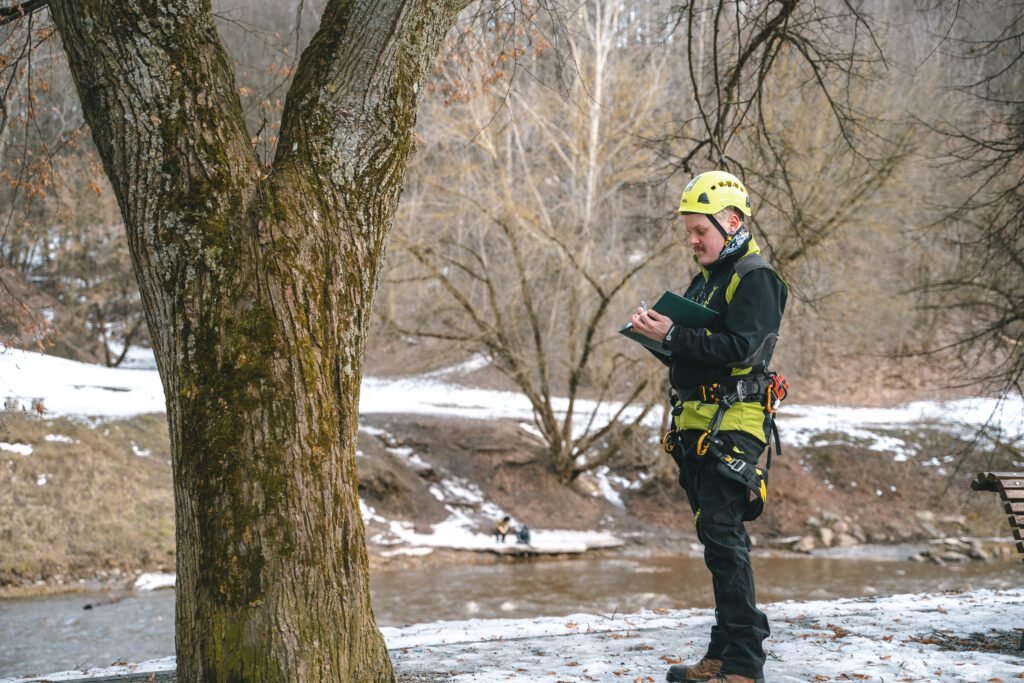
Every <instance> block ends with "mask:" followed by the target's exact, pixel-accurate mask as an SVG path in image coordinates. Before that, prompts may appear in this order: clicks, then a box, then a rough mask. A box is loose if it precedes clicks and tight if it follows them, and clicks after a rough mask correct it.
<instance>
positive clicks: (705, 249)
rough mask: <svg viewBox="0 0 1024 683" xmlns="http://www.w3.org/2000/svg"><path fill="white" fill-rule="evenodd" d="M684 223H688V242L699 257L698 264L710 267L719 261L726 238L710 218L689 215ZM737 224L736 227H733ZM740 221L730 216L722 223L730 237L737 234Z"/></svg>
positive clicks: (693, 214) (701, 215)
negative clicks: (712, 223)
mask: <svg viewBox="0 0 1024 683" xmlns="http://www.w3.org/2000/svg"><path fill="white" fill-rule="evenodd" d="M683 222H684V223H686V241H687V243H688V244H689V245H690V248H691V249H693V253H694V254H696V255H697V263H699V264H701V265H702V266H710V265H711V264H712V263H714V262H715V261H717V260H718V255H719V254H721V253H722V247H724V246H725V238H724V237H722V233H720V232H718V230H717V228H715V226H713V225H711V221H709V220H708V217H707V216H705V215H704V214H701V213H688V214H684V215H683ZM733 223H736V226H734V225H733ZM738 225H739V219H737V218H736V216H733V215H732V214H729V220H728V221H725V222H723V223H722V227H723V228H725V230H726V232H728V233H729V234H730V235H731V234H733V233H734V232H736V228H737V227H738Z"/></svg>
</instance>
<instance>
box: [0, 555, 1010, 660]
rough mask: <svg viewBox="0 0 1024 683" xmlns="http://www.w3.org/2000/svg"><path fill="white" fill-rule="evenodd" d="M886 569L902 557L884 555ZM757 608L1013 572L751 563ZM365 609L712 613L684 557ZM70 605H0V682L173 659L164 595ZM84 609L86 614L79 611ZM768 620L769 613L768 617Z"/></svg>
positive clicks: (485, 572) (504, 570) (459, 572)
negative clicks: (698, 610) (692, 610)
mask: <svg viewBox="0 0 1024 683" xmlns="http://www.w3.org/2000/svg"><path fill="white" fill-rule="evenodd" d="M886 552H888V553H889V554H890V555H891V556H892V557H906V556H907V555H908V554H909V553H907V552H904V551H901V550H899V549H889V550H887V551H886ZM754 567H755V571H756V575H757V582H758V601H759V602H777V601H781V600H791V599H792V600H810V599H831V598H840V597H858V596H867V595H886V594H893V593H913V592H924V591H944V590H971V589H977V588H1016V587H1020V586H1021V585H1024V568H1022V567H1021V565H1020V563H1018V562H1011V561H1004V562H996V563H983V562H972V563H969V564H964V565H951V566H946V567H940V566H938V565H934V564H923V563H915V562H909V561H903V560H897V559H880V558H879V557H877V556H876V557H874V558H872V559H850V558H845V559H829V558H821V557H773V556H755V558H754ZM372 590H373V604H374V610H375V612H376V614H377V620H378V623H379V624H381V625H383V626H401V625H404V624H411V623H421V622H428V621H436V620H441V619H445V620H448V619H470V618H481V619H491V618H512V619H514V618H525V617H533V616H556V615H568V614H573V613H579V612H583V613H591V614H594V613H597V614H607V615H611V614H614V613H618V614H623V613H629V612H636V611H638V610H641V609H655V608H685V607H709V606H711V601H710V591H711V582H710V579H709V577H708V573H707V570H706V569H705V568H704V564H703V561H702V560H701V559H699V558H691V557H671V558H647V559H609V558H586V559H575V560H558V561H550V560H549V561H507V562H498V563H495V564H476V565H461V566H452V565H438V566H430V565H427V566H423V567H419V568H415V569H403V570H393V571H388V570H378V571H376V572H375V573H374V575H373V578H372ZM110 597H111V595H110V594H104V595H97V594H74V595H62V596H55V597H46V598H38V599H20V600H4V601H0V676H4V677H6V676H20V675H26V674H46V673H53V672H56V671H62V670H66V669H80V668H86V667H91V666H108V665H110V664H112V663H114V662H120V661H127V662H138V661H143V660H146V659H154V658H157V657H164V656H167V655H171V654H173V653H174V592H173V591H171V590H163V591H155V592H152V593H140V594H133V595H129V596H127V597H125V598H124V599H121V600H118V601H117V602H113V603H110V604H97V603H100V602H103V601H105V600H109V598H110ZM86 605H96V606H95V607H92V608H91V609H84V608H85V606H86ZM769 618H771V613H770V610H769Z"/></svg>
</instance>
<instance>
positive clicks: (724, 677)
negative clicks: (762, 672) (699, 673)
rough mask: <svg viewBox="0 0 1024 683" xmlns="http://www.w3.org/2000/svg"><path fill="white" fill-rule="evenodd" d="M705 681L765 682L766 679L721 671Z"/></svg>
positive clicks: (732, 682) (715, 682)
mask: <svg viewBox="0 0 1024 683" xmlns="http://www.w3.org/2000/svg"><path fill="white" fill-rule="evenodd" d="M704 683H764V679H763V678H747V677H746V676H740V675H739V674H724V673H722V672H721V671H719V672H718V673H717V674H715V675H714V676H712V677H711V678H708V679H706V680H705V681H704Z"/></svg>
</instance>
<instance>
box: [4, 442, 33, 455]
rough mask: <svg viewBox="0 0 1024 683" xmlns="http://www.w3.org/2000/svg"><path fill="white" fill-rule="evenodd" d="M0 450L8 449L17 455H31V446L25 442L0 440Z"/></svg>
mask: <svg viewBox="0 0 1024 683" xmlns="http://www.w3.org/2000/svg"><path fill="white" fill-rule="evenodd" d="M0 451H9V452H11V453H17V454H18V455H25V456H28V455H32V446H30V445H29V444H27V443H7V442H5V441H0Z"/></svg>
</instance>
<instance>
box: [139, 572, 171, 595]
mask: <svg viewBox="0 0 1024 683" xmlns="http://www.w3.org/2000/svg"><path fill="white" fill-rule="evenodd" d="M174 581H175V575H174V574H165V573H160V572H152V573H148V574H140V575H139V578H137V579H135V584H134V586H135V590H137V591H154V590H157V589H159V588H174Z"/></svg>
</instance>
